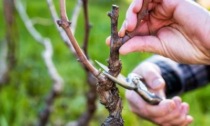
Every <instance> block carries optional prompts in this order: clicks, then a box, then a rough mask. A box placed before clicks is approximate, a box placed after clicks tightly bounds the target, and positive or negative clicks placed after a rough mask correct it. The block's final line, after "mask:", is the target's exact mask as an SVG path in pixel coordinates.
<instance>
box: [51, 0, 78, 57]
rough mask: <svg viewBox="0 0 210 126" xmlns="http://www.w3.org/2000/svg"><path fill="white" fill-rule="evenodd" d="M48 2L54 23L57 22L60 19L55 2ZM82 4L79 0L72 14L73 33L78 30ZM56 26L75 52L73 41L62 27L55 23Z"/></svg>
mask: <svg viewBox="0 0 210 126" xmlns="http://www.w3.org/2000/svg"><path fill="white" fill-rule="evenodd" d="M47 4H48V7H49V10H50V14H51V16H52V19H53V21H54V23H55V24H57V20H58V19H59V17H58V15H57V12H56V9H55V6H54V3H53V1H52V0H47ZM81 5H82V2H81V0H78V1H77V4H76V6H75V8H74V11H73V14H72V18H71V19H72V24H71V25H72V27H71V30H72V33H73V34H74V33H75V30H76V25H77V19H78V16H79V12H80V8H81ZM55 26H56V28H57V30H58V31H59V33H60V36H61V38H62V39H63V41H64V42H65V44H66V45H67V46H68V47H69V49H70V50H71V52H72V53H74V54H75V50H74V48H73V47H72V45H71V42H69V39H68V36H67V35H66V34H65V31H63V30H62V28H60V27H59V26H58V25H55Z"/></svg>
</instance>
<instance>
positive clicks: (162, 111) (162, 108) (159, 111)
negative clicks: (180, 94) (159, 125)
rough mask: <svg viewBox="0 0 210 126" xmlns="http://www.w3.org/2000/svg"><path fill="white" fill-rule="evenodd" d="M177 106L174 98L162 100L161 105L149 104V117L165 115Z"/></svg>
mask: <svg viewBox="0 0 210 126" xmlns="http://www.w3.org/2000/svg"><path fill="white" fill-rule="evenodd" d="M175 108H176V105H175V102H174V101H173V100H169V99H166V100H162V101H161V102H160V103H159V105H156V106H154V105H147V106H145V109H146V111H147V117H150V118H156V117H161V116H165V115H167V114H168V113H170V112H172V111H173V110H174V109H175Z"/></svg>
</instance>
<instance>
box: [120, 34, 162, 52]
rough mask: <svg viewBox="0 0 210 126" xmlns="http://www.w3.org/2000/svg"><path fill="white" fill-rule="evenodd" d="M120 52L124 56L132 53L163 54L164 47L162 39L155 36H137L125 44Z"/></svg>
mask: <svg viewBox="0 0 210 126" xmlns="http://www.w3.org/2000/svg"><path fill="white" fill-rule="evenodd" d="M119 51H120V53H121V54H123V55H125V54H128V53H131V52H151V53H156V54H162V53H161V52H163V47H162V44H161V41H160V39H159V38H157V37H155V36H135V37H133V38H132V39H130V40H128V41H127V42H126V43H125V44H123V45H122V46H121V48H120V50H119Z"/></svg>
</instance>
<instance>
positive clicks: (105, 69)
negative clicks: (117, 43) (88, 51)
mask: <svg viewBox="0 0 210 126" xmlns="http://www.w3.org/2000/svg"><path fill="white" fill-rule="evenodd" d="M95 62H96V63H97V64H98V65H99V66H100V67H101V68H102V69H103V70H104V71H106V72H109V68H108V67H107V66H106V65H104V64H102V63H100V62H98V61H97V60H95Z"/></svg>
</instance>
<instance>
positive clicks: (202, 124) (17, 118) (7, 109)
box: [0, 0, 210, 126]
mask: <svg viewBox="0 0 210 126" xmlns="http://www.w3.org/2000/svg"><path fill="white" fill-rule="evenodd" d="M5 1H7V2H8V4H12V3H10V2H11V1H13V0H0V2H1V3H2V4H0V14H1V15H2V16H1V20H0V126H34V125H37V123H38V120H39V113H40V112H42V111H43V109H44V108H45V106H46V105H45V100H46V97H47V96H48V94H49V93H50V91H51V89H52V87H53V81H52V80H51V77H50V75H49V73H48V69H47V67H46V65H45V62H44V60H43V58H42V54H43V51H44V50H45V48H44V47H43V46H42V45H41V44H39V43H38V42H37V41H36V40H35V39H34V37H33V36H31V34H30V33H29V32H28V30H27V29H26V27H25V24H27V21H26V20H22V19H21V18H20V15H19V13H18V12H17V11H16V9H15V7H14V6H12V7H13V9H14V15H13V17H12V18H9V15H10V14H9V13H8V12H10V11H9V10H8V9H9V8H8V6H6V5H5ZM18 1H20V2H21V3H22V5H23V7H24V8H25V11H26V12H27V14H28V16H29V18H30V20H31V22H32V24H33V26H34V28H35V29H36V30H37V31H38V33H39V34H40V35H42V36H43V37H45V38H48V39H50V40H51V44H52V48H53V50H54V54H53V56H52V61H53V63H54V65H55V68H56V69H57V72H58V73H59V75H60V77H61V78H62V80H63V90H62V91H61V94H60V96H59V97H57V98H56V99H55V101H54V104H53V107H52V113H51V115H50V119H49V122H48V124H47V125H48V126H65V125H67V124H68V123H69V122H72V121H75V120H77V119H78V118H79V117H80V116H81V115H82V114H83V113H84V111H85V110H86V97H85V95H86V92H87V91H88V89H89V87H88V85H87V82H86V74H85V72H84V69H83V68H82V67H81V65H80V64H79V62H78V61H77V60H76V58H75V56H74V54H72V52H71V51H70V50H69V48H68V47H67V46H66V45H65V44H64V42H63V40H62V39H61V37H60V35H59V32H58V31H57V29H56V27H55V25H54V22H53V20H52V18H51V15H50V11H49V9H48V5H47V2H46V1H45V0H36V1H33V0H31V1H29V0H18ZM54 2H55V6H56V10H57V11H58V10H59V7H58V6H59V3H58V0H57V1H54ZM130 2H131V0H123V1H121V0H89V8H88V9H89V18H90V22H91V25H92V28H91V30H90V36H89V49H88V53H89V57H90V58H91V59H92V60H98V61H101V62H102V63H104V64H106V60H107V58H108V56H109V48H108V46H106V45H105V39H106V37H107V36H109V35H110V19H109V17H108V16H107V12H108V11H110V10H111V6H112V4H117V5H118V6H119V7H120V17H119V27H120V25H121V24H122V22H123V19H124V18H125V13H126V9H127V8H128V6H129V3H130ZM198 2H199V4H201V5H202V6H204V7H206V8H209V7H210V1H209V0H200V1H198ZM66 3H67V13H68V17H69V18H70V17H71V16H72V13H73V10H74V6H75V5H76V3H77V0H74V1H73V0H69V1H67V2H66ZM5 12H7V13H5ZM11 13H12V12H11ZM6 19H7V20H6ZM8 19H11V20H8ZM84 31H85V30H84V18H83V11H80V13H79V17H78V20H77V27H76V30H75V37H76V38H77V40H78V42H79V44H81V45H82V43H81V42H82V41H83V39H84ZM151 55H152V54H148V53H133V54H129V55H127V56H121V60H122V63H123V69H122V73H123V74H124V75H127V74H128V73H129V72H130V71H131V70H132V69H133V68H134V67H135V66H136V65H137V64H138V63H139V62H140V61H143V60H144V59H146V58H148V57H149V56H151ZM8 57H9V58H8ZM119 90H120V96H121V97H122V99H123V106H124V107H123V112H122V114H123V118H124V121H125V126H130V125H132V126H154V124H151V123H150V122H147V121H145V120H143V119H140V118H139V117H137V116H136V115H134V114H133V113H131V112H130V110H129V107H128V103H127V101H126V100H125V98H124V89H123V88H121V87H119ZM181 97H182V98H183V101H185V102H187V103H189V104H190V114H191V115H193V117H194V122H193V123H192V126H209V125H210V119H209V118H210V100H209V98H210V86H206V87H205V88H201V89H198V90H196V91H191V92H188V93H186V94H183V95H181ZM96 102H97V103H96V104H97V110H96V113H95V114H94V116H93V118H92V119H91V122H90V126H98V125H100V124H101V123H102V122H103V121H104V119H105V118H106V117H107V115H108V112H107V110H106V109H105V108H104V106H102V105H101V104H100V103H99V100H97V101H96Z"/></svg>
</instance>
